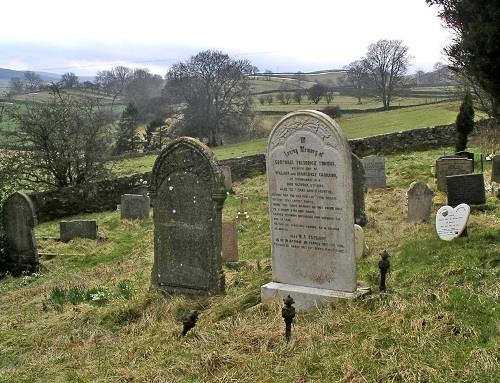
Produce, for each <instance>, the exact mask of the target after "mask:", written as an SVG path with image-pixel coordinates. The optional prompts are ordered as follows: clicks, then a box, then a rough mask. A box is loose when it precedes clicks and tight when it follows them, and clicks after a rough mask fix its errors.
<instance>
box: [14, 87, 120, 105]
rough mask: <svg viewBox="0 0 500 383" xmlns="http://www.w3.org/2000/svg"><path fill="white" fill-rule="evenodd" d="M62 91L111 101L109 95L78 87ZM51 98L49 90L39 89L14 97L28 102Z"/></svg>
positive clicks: (118, 102)
mask: <svg viewBox="0 0 500 383" xmlns="http://www.w3.org/2000/svg"><path fill="white" fill-rule="evenodd" d="M62 93H66V94H69V95H71V96H74V97H98V98H100V99H101V100H102V102H103V103H104V104H110V103H111V102H113V97H111V96H106V95H103V94H93V93H90V92H86V91H84V90H79V89H74V90H73V89H72V90H64V91H62ZM50 98H51V95H50V92H48V91H41V92H33V93H27V94H20V95H17V96H15V97H14V100H15V101H28V102H44V101H47V100H49V99H50ZM121 102H122V101H121V98H117V99H116V100H115V104H120V103H121Z"/></svg>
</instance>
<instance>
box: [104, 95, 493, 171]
mask: <svg viewBox="0 0 500 383" xmlns="http://www.w3.org/2000/svg"><path fill="white" fill-rule="evenodd" d="M459 106H460V103H459V102H449V103H441V104H434V105H422V106H416V107H411V108H405V109H396V110H391V111H387V112H372V113H362V114H351V115H344V116H342V117H341V118H340V119H339V120H338V122H339V124H340V126H341V128H342V130H344V132H345V133H346V135H347V137H348V138H359V137H366V136H373V135H377V134H383V133H390V132H396V131H402V130H409V129H416V128H421V127H425V126H434V125H443V124H449V123H452V122H454V121H455V118H456V115H457V113H458V109H459ZM281 117H282V116H267V117H266V118H265V119H264V122H265V125H266V127H268V129H269V130H270V129H271V128H272V126H273V125H274V124H275V123H276V122H278V120H279V119H280V118H281ZM476 117H477V118H482V117H484V115H482V114H480V113H478V114H477V116H476ZM266 144H267V138H260V139H257V140H252V141H245V142H240V143H237V144H232V145H224V146H222V147H218V148H214V149H213V151H214V153H215V155H216V156H217V158H218V159H220V160H223V159H226V158H233V157H240V156H249V155H253V154H259V153H265V151H266ZM155 159H156V155H148V156H144V157H137V158H131V159H126V160H121V161H119V162H115V163H113V164H112V166H113V171H114V172H115V173H116V174H117V175H127V174H133V173H141V172H146V171H150V170H151V168H152V167H153V163H154V160H155Z"/></svg>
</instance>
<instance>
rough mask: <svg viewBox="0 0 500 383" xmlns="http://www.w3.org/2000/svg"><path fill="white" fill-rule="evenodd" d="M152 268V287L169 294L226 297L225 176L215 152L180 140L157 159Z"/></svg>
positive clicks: (189, 140)
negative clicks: (224, 292) (223, 256)
mask: <svg viewBox="0 0 500 383" xmlns="http://www.w3.org/2000/svg"><path fill="white" fill-rule="evenodd" d="M150 197H151V199H152V204H153V222H154V264H153V270H152V275H151V283H152V286H153V287H154V288H157V289H160V290H164V291H166V292H170V293H188V294H197V293H207V292H218V291H224V273H223V271H222V259H221V251H222V206H223V203H224V200H225V198H226V190H225V187H224V176H223V173H222V170H221V168H220V166H219V164H218V162H217V160H216V159H215V157H214V155H213V154H212V152H211V151H210V150H209V149H208V148H207V147H206V146H205V145H204V144H202V143H201V142H200V141H198V140H195V139H193V138H188V137H182V138H180V139H177V140H175V141H173V142H172V143H171V144H170V145H168V146H167V147H166V148H165V149H164V150H163V151H162V152H161V153H160V155H159V156H158V158H157V159H156V162H155V164H154V166H153V173H152V176H151V186H150Z"/></svg>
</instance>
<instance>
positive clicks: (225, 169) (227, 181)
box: [221, 166, 233, 193]
mask: <svg viewBox="0 0 500 383" xmlns="http://www.w3.org/2000/svg"><path fill="white" fill-rule="evenodd" d="M221 169H222V174H224V187H225V188H226V191H227V192H228V193H231V191H232V190H233V178H232V177H231V167H230V166H221Z"/></svg>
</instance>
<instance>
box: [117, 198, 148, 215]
mask: <svg viewBox="0 0 500 383" xmlns="http://www.w3.org/2000/svg"><path fill="white" fill-rule="evenodd" d="M150 205H151V201H150V199H149V197H148V196H147V195H142V194H123V195H122V196H121V201H120V215H121V219H146V218H148V217H149V207H150Z"/></svg>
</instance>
